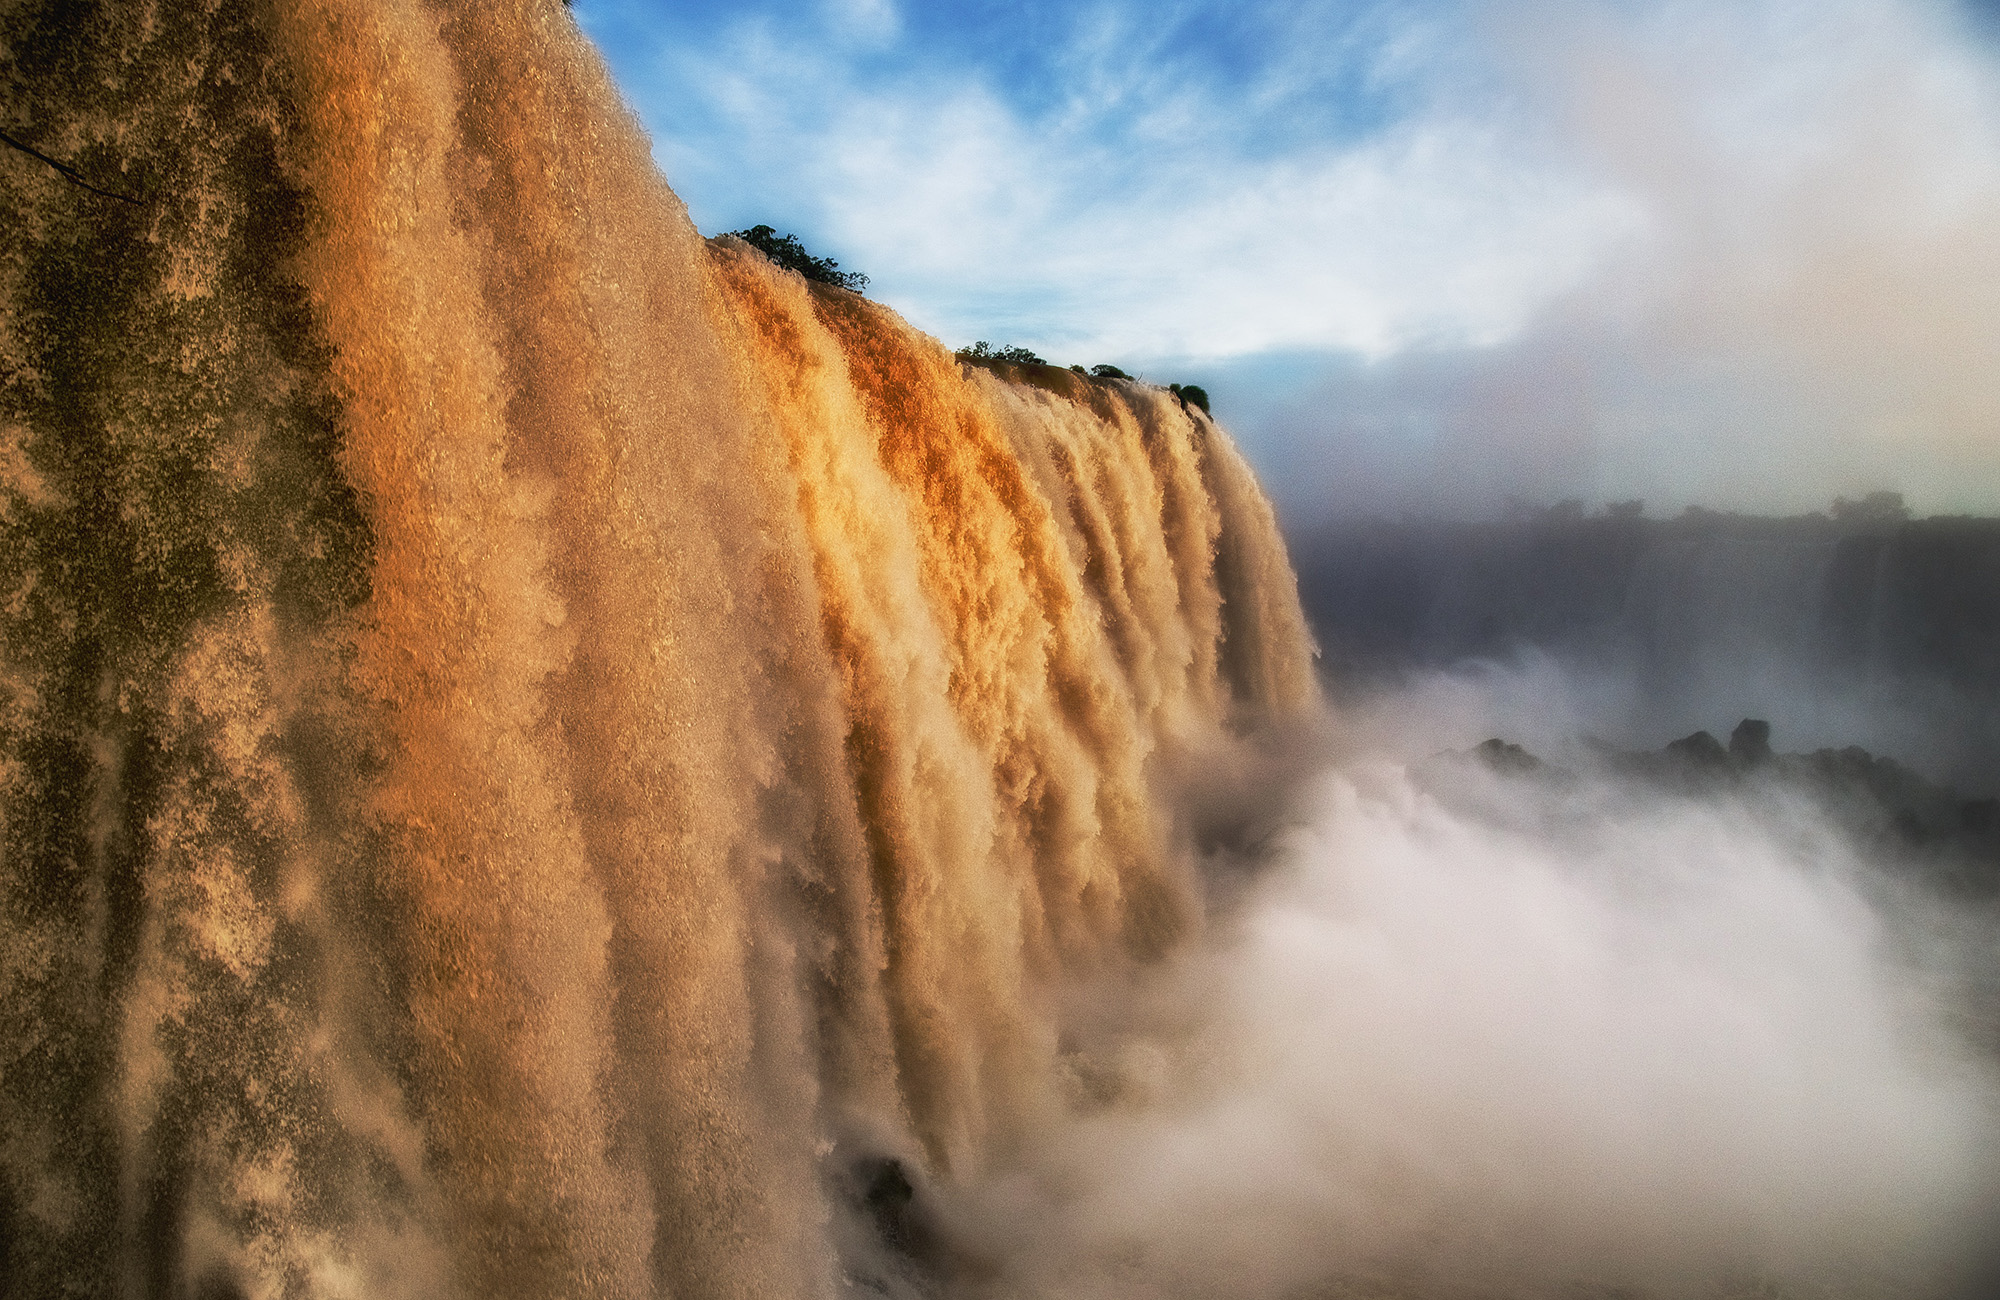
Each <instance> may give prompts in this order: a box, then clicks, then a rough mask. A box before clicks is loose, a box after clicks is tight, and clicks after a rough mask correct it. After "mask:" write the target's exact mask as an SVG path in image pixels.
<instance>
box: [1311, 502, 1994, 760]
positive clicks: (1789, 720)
mask: <svg viewBox="0 0 2000 1300" xmlns="http://www.w3.org/2000/svg"><path fill="white" fill-rule="evenodd" d="M1291 540H1292V553H1293V558H1294V561H1295V563H1296V564H1297V566H1298V570H1299V591H1300V597H1301V599H1302V600H1303V602H1304V604H1305V607H1306V612H1307V615H1308V617H1309V618H1311V620H1312V621H1313V624H1314V627H1315V629H1316V631H1317V633H1318V636H1319V638H1320V642H1321V645H1322V646H1323V648H1324V650H1325V655H1326V665H1327V668H1328V671H1329V675H1330V676H1331V677H1332V678H1333V679H1334V680H1335V681H1336V682H1342V681H1353V680H1357V679H1361V680H1379V679H1384V678H1389V679H1394V678H1396V677H1399V676H1401V675H1404V674H1407V673H1409V672H1410V671H1412V670H1425V669H1439V668H1450V667H1452V666H1454V665H1462V664H1466V663H1468V662H1472V661H1481V660H1487V661H1493V660H1498V661H1508V660H1514V659H1520V658H1522V657H1524V656H1528V657H1533V656H1540V657H1544V658H1546V659H1548V660H1552V661H1554V662H1555V663H1556V664H1557V665H1558V666H1559V667H1561V668H1563V669H1564V670H1566V671H1568V672H1571V673H1573V674H1575V675H1577V676H1579V677H1586V678H1591V679H1593V680H1598V681H1605V680H1609V681H1615V682H1616V683H1618V684H1619V686H1620V692H1619V696H1618V698H1619V701H1620V703H1619V705H1618V707H1619V708H1620V709H1621V710H1622V713H1620V714H1619V715H1618V716H1606V717H1599V718H1592V719H1591V720H1590V721H1591V725H1592V726H1594V727H1597V728H1599V729H1601V730H1603V731H1606V732H1610V733H1614V734H1624V735H1626V736H1627V737H1628V739H1630V740H1632V741H1637V740H1639V739H1640V738H1641V737H1646V736H1658V735H1662V734H1665V735H1673V734H1676V733H1677V732H1679V731H1684V730H1685V729H1686V728H1687V727H1689V726H1690V725H1698V724H1699V722H1700V720H1701V719H1703V718H1713V717H1717V716H1721V717H1739V716H1743V715H1745V714H1748V715H1750V716H1752V717H1757V718H1768V719H1770V720H1772V721H1773V722H1774V723H1776V724H1777V725H1778V726H1779V727H1780V728H1781V729H1782V730H1783V731H1784V732H1785V734H1787V735H1789V736H1792V737H1795V738H1803V739H1805V740H1806V741H1807V742H1808V743H1812V744H1833V743H1843V744H1844V743H1849V742H1855V741H1859V742H1861V743H1864V744H1867V745H1869V746H1870V747H1871V748H1873V749H1875V750H1878V751H1882V752H1888V753H1893V754H1895V755H1896V756H1897V757H1898V758H1899V759H1900V760H1902V761H1904V762H1907V763H1911V764H1913V765H1916V766H1918V767H1921V768H1922V769H1923V770H1924V771H1926V772H1928V773H1930V774H1931V775H1932V776H1933V777H1935V778H1937V779H1940V780H1945V781H1948V782H1951V783H1953V784H1956V785H1960V786H1963V787H1965V788H1968V789H1973V790H1977V791H1979V792H1980V793H1982V794H2000V520H1994V519H1926V520H1918V521H1904V520H1898V519H1895V518H1885V517H1876V516H1873V515H1869V514H1866V513H1861V514H1856V513H1854V512H1852V511H1850V512H1847V513H1846V514H1845V515H1844V516H1843V517H1840V518H1824V517H1820V516H1808V517H1805V518H1798V519H1757V518H1748V517H1738V516H1724V515H1716V514H1709V513H1696V514H1691V515H1690V516H1687V517H1683V518H1680V519H1674V520H1649V519H1644V518H1640V517H1637V516H1635V515H1631V514H1625V515H1618V516H1606V517H1602V518H1590V519H1585V518H1578V517H1574V516H1564V515H1558V514H1553V513H1552V514H1551V515H1548V516H1544V517H1542V518H1538V519H1527V520H1519V521H1514V522H1507V523H1421V522H1418V523H1409V522H1405V523H1394V524H1390V523H1370V524H1358V525H1350V526H1341V527H1328V528H1321V529H1318V530H1311V531H1304V532H1299V533H1296V534H1295V535H1294V536H1293V538H1292V539H1291ZM1607 707H1609V706H1607Z"/></svg>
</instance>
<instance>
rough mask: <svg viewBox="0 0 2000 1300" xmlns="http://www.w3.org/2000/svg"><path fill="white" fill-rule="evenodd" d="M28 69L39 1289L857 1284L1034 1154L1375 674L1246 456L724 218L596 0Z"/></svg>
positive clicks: (18, 1178)
mask: <svg viewBox="0 0 2000 1300" xmlns="http://www.w3.org/2000/svg"><path fill="white" fill-rule="evenodd" d="M0 49H4V52H5V53H4V62H5V65H6V68H7V71H6V77H7V87H8V89H7V108H6V110H5V117H6V121H5V123H4V128H5V130H6V132H7V133H8V134H9V135H10V136H11V137H13V138H15V139H17V140H19V141H21V142H22V143H24V144H27V145H30V146H32V147H33V148H34V149H36V150H38V151H39V152H41V153H43V154H45V155H48V156H49V157H50V158H53V159H57V160H60V161H62V162H63V163H65V164H66V165H68V166H70V167H72V168H73V169H74V170H75V172H76V173H77V175H79V176H81V177H83V178H85V179H86V180H88V181H89V182H90V185H91V186H92V187H94V188H86V187H84V186H82V185H79V184H76V183H74V181H73V179H72V178H69V177H66V176H64V175H63V174H60V173H59V172H58V171H57V170H55V169H53V168H51V167H50V166H48V165H46V164H45V163H44V162H42V161H39V160H37V159H35V158H33V157H31V156H30V155H28V154H27V153H24V152H21V151H19V150H13V149H10V150H8V151H6V154H5V156H4V157H0V193H4V197H3V198H0V211H4V214H5V219H4V221H0V281H4V285H0V302H4V304H5V305H4V308H0V530H4V535H5V541H4V545H0V591H4V600H3V601H0V637H4V641H0V685H4V693H0V818H4V834H5V844H6V849H5V852H6V857H5V868H4V875H0V1025H4V1031H0V1168H4V1179H0V1225H4V1227H0V1277H3V1278H4V1281H0V1293H4V1294H5V1295H8V1296H47V1295H59V1294H72V1295H80V1296H106V1295H118V1294H128V1295H139V1294H148V1295H165V1294H176V1295H178V1294H198V1295H204V1296H223V1295H244V1296H280V1295H283V1296H309V1295H325V1296H344V1295H371V1296H374V1295H389V1296H396V1295H408V1296H418V1295H421V1296H452V1295H464V1296H496V1297H511V1296H523V1297H526V1296H557V1295H563V1296H586V1295H588V1296H605V1297H614V1296H653V1295H674V1296H683V1297H695V1296H744V1297H750V1296H783V1295H810V1294H815V1293H822V1292H826V1291H829V1290H831V1289H834V1288H835V1287H837V1286H838V1285H840V1278H841V1276H842V1268H843V1265H842V1262H841V1260H842V1255H843V1251H844V1250H846V1249H847V1247H846V1246H845V1245H844V1244H843V1243H844V1242H845V1241H846V1239H847V1236H848V1235H851V1232H852V1231H853V1227H852V1225H851V1224H850V1223H849V1222H848V1220H849V1219H850V1218H852V1217H853V1215H852V1212H851V1204H852V1203H853V1201H854V1197H853V1196H852V1195H850V1193H851V1191H852V1188H851V1187H850V1184H851V1183H852V1181H853V1179H854V1178H856V1177H863V1178H864V1179H865V1178H866V1177H867V1176H868V1174H867V1171H868V1170H870V1169H875V1170H877V1171H878V1175H879V1172H880V1171H882V1170H889V1171H892V1174H891V1177H892V1181H893V1179H905V1178H915V1179H917V1180H918V1181H919V1182H923V1181H925V1180H943V1181H950V1180H954V1179H956V1180H968V1179H973V1178H976V1177H978V1176H979V1175H980V1174H981V1173H982V1171H985V1170H989V1169H991V1168H994V1167H995V1166H996V1165H1001V1164H1004V1163H1005V1162H1006V1161H1007V1160H1008V1158H1009V1153H1010V1151H1011V1150H1012V1149H1013V1148H1014V1146H1015V1145H1016V1144H1018V1143H1019V1141H1020V1140H1021V1135H1022V1134H1023V1133H1024V1132H1026V1131H1027V1130H1028V1129H1029V1128H1030V1127H1031V1126H1033V1125H1034V1124H1035V1123H1036V1122H1037V1121H1038V1117H1040V1116H1043V1115H1045V1114H1046V1113H1048V1112H1049V1111H1050V1110H1051V1109H1052V1108H1056V1107H1059V1106H1060V1105H1061V1104H1062V1101H1061V1094H1060V1088H1059V1086H1058V1085H1059V1076H1060V1073H1061V1070H1060V1066H1059V1059H1058V1058H1059V1050H1058V1049H1059V1046H1060V1044H1059V1042H1058V1030H1057V1023H1058V1019H1059V1017H1058V1016H1057V1009H1056V1000H1057V992H1058V990H1059V989H1060V988H1061V987H1062V985H1063V984H1064V982H1065V981H1067V980H1073V979H1077V978H1082V977H1086V976H1103V975H1105V974H1107V973H1114V974H1115V972H1116V971H1117V970H1118V969H1121V968H1124V967H1127V966H1131V967H1137V966H1141V965H1143V964H1145V963H1147V962H1149V961H1151V960H1152V959H1154V958H1155V957H1157V956H1158V955H1159V954H1161V953H1163V952H1166V951H1169V950H1172V949H1173V948H1174V947H1175V946H1176V945H1177V944H1180V943H1184V942H1185V940H1186V937H1187V936H1188V935H1189V934H1191V933H1192V932H1193V931H1194V930H1195V929H1196V928H1198V926H1199V924H1200V910H1199V907H1198V905H1197V900H1196V898H1195V894H1194V888H1195V886H1194V882H1193V878H1192V875H1191V867H1190V863H1189V857H1190V850H1189V849H1188V847H1187V845H1186V843H1185V837H1184V834H1183V832H1182V830H1181V829H1180V828H1178V827H1177V826H1176V824H1175V823H1174V821H1173V819H1172V818H1171V817H1170V816H1169V815H1168V814H1167V812H1165V811H1163V808H1164V805H1163V803H1162V801H1161V800H1160V798H1159V797H1158V795H1157V789H1158V786H1159V783H1160V781H1161V780H1162V777H1163V773H1166V772H1168V771H1170V770H1172V769H1174V768H1175V767H1176V765H1183V764H1185V763H1187V762H1189V761H1191V760H1192V758H1193V756H1195V755H1198V754H1199V753H1200V752H1202V750H1203V748H1204V747H1205V746H1208V745H1212V744H1214V743H1217V742H1218V738H1219V737H1221V736H1223V735H1225V734H1227V733H1228V732H1230V731H1231V730H1232V729H1237V730H1240V729H1241V728H1243V727H1246V726H1250V725H1254V724H1257V723H1260V722H1264V721H1268V720H1271V719H1273V718H1277V717H1282V716H1283V715H1286V714H1290V713H1296V712H1298V711H1300V710H1302V709H1304V708H1306V707H1307V706H1309V705H1310V704H1311V703H1312V700H1313V696H1314V687H1313V684H1312V682H1313V678H1312V671H1311V659H1310V646H1309V642H1308V639H1307V636H1306V634H1305V630H1304V624H1303V622H1302V620H1301V618H1300V615H1299V612H1298V608H1297V603H1296V599H1295V596H1294V590H1293V585H1294V584H1293V582H1292V578H1291V570H1290V568H1289V565H1288V562H1287V560H1286V558H1285V555H1284V552H1283V548H1282V544H1281V542H1280V541H1279V538H1278V535H1277V532H1276V529H1275V526H1274V522H1273V518H1272V514H1271V511H1270V508H1269V506H1268V505H1267V503H1266V502H1265V500H1264V498H1263V496H1262V495H1261V493H1260V492H1259V490H1258V488H1257V487H1256V485H1255V483H1254V481H1253V480H1252V478H1251V476H1250V474H1249V472H1248V470H1247V468H1246V467H1245V465H1244V463H1243V461H1242V460H1241V458H1240V457H1239V456H1238V454H1237V452H1236V450H1235V449H1234V447H1233V446H1232V445H1231V443H1230V441H1229V439H1228V437H1227V436H1226V435H1225V434H1223V433H1222V431H1221V430H1219V429H1218V428H1217V427H1216V426H1215V425H1214V424H1212V423H1211V422H1210V421H1209V420H1208V419H1207V418H1206V417H1205V416H1203V415H1201V414H1199V413H1194V412H1190V411H1188V410H1186V409H1185V408H1183V407H1182V406H1181V405H1180V404H1179V403H1177V402H1176V401H1175V400H1174V399H1173V398H1172V397H1171V396H1169V395H1167V394H1165V393H1163V392H1160V391H1159V390H1156V389H1151V388H1148V387H1145V386H1143V385H1137V384H1128V383H1122V382H1114V381H1093V380H1087V379H1084V378H1082V377H1080V376H1073V375H1070V374H1068V373H1067V372H1054V371H1049V370H1040V369H1038V370H1036V371H1034V373H1032V374H1028V373H1024V372H1016V371H1012V370H1004V369H1003V371H1002V372H1000V373H994V372H989V371H986V370H978V369H969V368H966V367H964V366H961V365H960V364H959V363H958V362H956V361H955V360H954V358H953V357H952V356H951V355H950V354H949V353H948V352H947V351H945V350H944V348H942V347H941V346H940V345H939V344H938V343H937V342H936V341H935V340H933V339H930V338H928V337H926V336H924V335H922V334H920V333H918V332H917V331H915V330H913V329H911V328H910V327H909V326H908V325H906V324H905V323H904V322H903V321H901V320H900V319H899V318H897V317H896V316H895V315H894V314H893V313H892V312H890V311H888V310H886V309H884V308H882V307H880V306H878V305H876V304H873V303H870V302H867V301H865V300H863V299H861V298H859V297H856V296H854V295H851V294H848V293H846V292H845V291H841V290H834V289H827V288H825V287H822V286H813V285H808V284H806V283H805V282H804V281H802V280H800V279H799V278H797V277H796V276H793V275H791V274H789V273H787V272H784V271H780V270H778V269H776V268H774V267H773V266H772V265H770V264H769V263H768V262H766V261H764V260H763V259H762V258H761V257H760V256H758V255H756V254H754V253H752V252H750V251H749V250H748V249H747V248H745V247H744V246H742V245H740V244H737V243H735V242H734V241H731V240H727V239H723V240H718V241H712V242H705V241H703V240H702V239H701V238H700V236H699V235H698V234H697V233H696V232H695V230H694V228H693V226H692V225H691V224H690V222H689V220H688V217H687V214H686V211H685V209H684V208H683V207H682V205H681V204H680V202H679V201H678V200H677V199H676V198H675V197H674V195H673V194H672V193H671V192H670V191H669V190H668V189H667V187H666V185H665V183H664V182H663V181H662V180H661V178H660V177H659V175H658V174H657V172H656V171H655V169H654V167H653V165H652V162H651V160H650V158H649V156H648V146H647V142H646V140H645V139H644V137H643V135H642V134H641V132H640V131H639V130H638V129H637V128H636V126H635V125H634V124H633V122H632V120H631V118H630V115H629V113H628V112H627V111H626V110H625V109H624V108H623V107H622V106H621V104H620V102H619V101H618V99H617V96H616V94H615V92H614V91H613V89H612V87H611V86H610V84H609V82H608V80H607V77H606V75H605V72H604V69H603V67H602V65H601V63H600V62H599V60H598V59H597V57H596V56H595V54H594V53H593V52H592V51H591V50H590V49H589V48H588V46H587V45H586V43H585V42H584V41H583V40H582V38H581V37H580V36H579V35H578V33H577V31H576V29H575V27H574V24H573V23H572V21H571V20H570V18H569V16H568V14H567V12H566V10H565V9H564V8H563V7H562V6H561V5H560V4H558V3H556V2H555V0H498V2H496V3H488V4H480V5H460V6H449V7H445V6H433V5H429V4H424V3H418V2H417V0H241V2H238V0H216V2H215V3H209V4H199V5H197V4H166V5H159V4H148V3H137V2H136V0H135V2H132V3H120V2H113V3H104V4H59V3H48V4H41V5H36V4H33V3H26V4H10V5H8V6H6V8H5V10H4V13H0ZM892 1161H893V1162H895V1163H893V1164H892V1163H889V1162H892ZM870 1162H873V1163H872V1164H871V1163H870ZM856 1170H860V1171H861V1173H860V1174H856V1173H855V1171H856Z"/></svg>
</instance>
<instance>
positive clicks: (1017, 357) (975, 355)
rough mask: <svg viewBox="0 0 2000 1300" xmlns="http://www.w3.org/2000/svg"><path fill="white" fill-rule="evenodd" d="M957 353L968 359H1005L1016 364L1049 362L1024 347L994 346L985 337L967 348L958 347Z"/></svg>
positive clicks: (1025, 364)
mask: <svg viewBox="0 0 2000 1300" xmlns="http://www.w3.org/2000/svg"><path fill="white" fill-rule="evenodd" d="M958 355H959V356H961V357H964V358H966V359H967V360H968V361H1006V362H1009V363H1011V364H1013V365H1017V366H1046V365H1047V364H1049V363H1048V362H1046V361H1044V360H1043V359H1042V358H1040V357H1038V356H1036V355H1035V354H1034V353H1033V352H1030V351H1029V350H1028V349H1026V348H1017V347H1014V346H1012V345H1011V344H1010V345H1008V346H1006V347H999V348H996V347H994V346H993V345H992V344H991V343H988V342H987V341H986V340H985V339H981V340H979V342H977V343H975V344H973V345H972V346H971V347H969V348H960V349H959V350H958Z"/></svg>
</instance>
